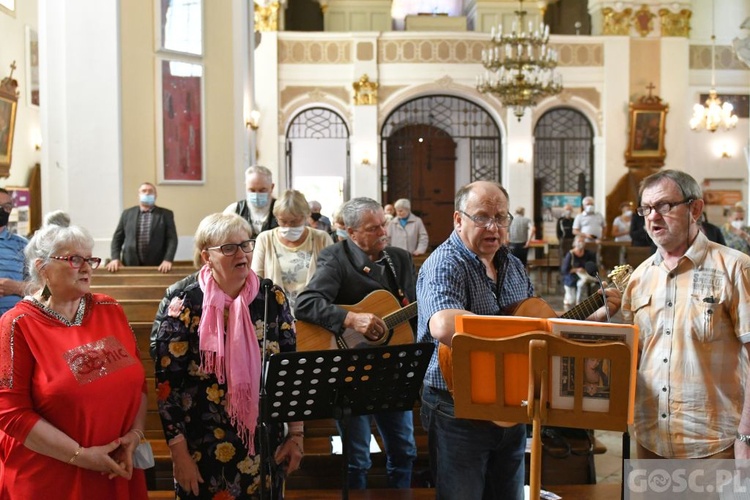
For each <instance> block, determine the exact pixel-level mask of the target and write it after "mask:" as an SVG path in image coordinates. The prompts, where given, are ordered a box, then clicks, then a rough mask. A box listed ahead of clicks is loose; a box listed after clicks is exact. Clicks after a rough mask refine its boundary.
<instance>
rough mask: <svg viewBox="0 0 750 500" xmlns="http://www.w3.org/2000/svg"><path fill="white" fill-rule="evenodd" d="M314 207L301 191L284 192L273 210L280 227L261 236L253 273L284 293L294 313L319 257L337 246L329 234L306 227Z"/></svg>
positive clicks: (256, 242) (256, 241)
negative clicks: (298, 299)
mask: <svg viewBox="0 0 750 500" xmlns="http://www.w3.org/2000/svg"><path fill="white" fill-rule="evenodd" d="M312 203H313V202H310V205H312ZM310 205H308V203H307V200H306V199H305V195H303V194H302V193H300V192H299V191H294V190H289V191H284V193H283V194H282V195H281V197H280V198H279V199H277V200H276V203H275V204H274V206H273V215H274V217H276V220H277V221H278V222H279V227H276V228H274V229H271V230H270V231H263V232H262V233H260V234H259V235H258V237H257V238H256V240H255V251H253V263H252V265H251V267H252V270H253V271H255V273H256V274H257V275H258V276H260V277H261V278H270V279H271V280H272V281H273V282H274V283H276V284H277V285H279V286H280V287H281V288H283V289H284V292H285V293H286V296H287V299H289V306H290V307H291V309H292V311H294V304H295V303H296V302H297V295H299V293H300V292H301V291H302V290H304V289H305V287H306V286H307V282H308V281H310V278H312V276H313V273H315V266H316V263H317V261H318V254H319V253H320V251H321V250H323V249H324V248H325V247H327V246H329V245H333V241H332V240H331V237H330V236H329V235H328V233H327V232H326V231H321V230H318V229H315V228H312V227H309V226H306V225H305V221H306V220H307V218H308V217H310V208H309V206H310ZM318 207H320V204H318ZM318 213H320V212H318Z"/></svg>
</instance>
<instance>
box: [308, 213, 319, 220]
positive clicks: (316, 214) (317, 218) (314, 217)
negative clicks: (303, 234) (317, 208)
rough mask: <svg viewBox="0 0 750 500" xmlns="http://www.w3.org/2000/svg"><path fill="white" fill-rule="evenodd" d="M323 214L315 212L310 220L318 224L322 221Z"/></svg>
mask: <svg viewBox="0 0 750 500" xmlns="http://www.w3.org/2000/svg"><path fill="white" fill-rule="evenodd" d="M320 217H321V214H320V212H313V213H311V214H310V218H311V219H312V220H314V221H315V222H318V221H319V220H320Z"/></svg>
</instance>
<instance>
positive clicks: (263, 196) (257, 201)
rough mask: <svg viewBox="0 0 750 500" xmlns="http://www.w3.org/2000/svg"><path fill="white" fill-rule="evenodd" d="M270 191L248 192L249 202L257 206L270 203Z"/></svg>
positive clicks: (260, 206)
mask: <svg viewBox="0 0 750 500" xmlns="http://www.w3.org/2000/svg"><path fill="white" fill-rule="evenodd" d="M268 198H269V196H268V193H247V198H246V199H247V202H248V204H250V205H252V206H254V207H255V208H263V207H265V206H266V205H268Z"/></svg>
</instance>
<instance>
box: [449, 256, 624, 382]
mask: <svg viewBox="0 0 750 500" xmlns="http://www.w3.org/2000/svg"><path fill="white" fill-rule="evenodd" d="M631 274H633V268H632V267H631V266H629V265H628V264H625V265H622V266H617V267H615V268H614V269H613V270H612V272H611V273H609V274H608V275H607V277H608V278H609V279H610V280H611V285H610V286H608V287H607V288H617V289H618V290H620V292H622V291H623V290H625V287H626V286H627V284H628V281H630V275H631ZM603 305H604V297H602V294H600V293H599V292H596V293H595V294H593V295H591V296H590V297H589V298H587V299H586V300H584V301H583V302H581V303H580V304H578V305H577V306H575V307H574V308H572V309H570V310H568V311H566V312H565V313H563V314H562V316H560V317H561V318H563V319H574V320H584V319H586V318H588V317H589V316H591V315H592V314H593V313H594V312H596V310H597V309H599V308H600V307H601V306H603ZM506 316H525V317H530V318H557V317H558V316H557V313H556V312H555V310H554V309H552V307H551V306H550V305H549V304H547V303H546V302H545V301H544V299H541V298H539V297H531V298H528V299H525V300H522V301H520V302H518V303H516V304H513V305H512V306H510V307H509V308H508V310H507V311H506ZM438 361H439V365H440V371H441V372H442V373H443V378H444V379H445V382H446V384H447V385H448V390H449V391H451V392H453V353H452V351H451V348H450V347H448V346H447V345H445V344H440V348H439V350H438Z"/></svg>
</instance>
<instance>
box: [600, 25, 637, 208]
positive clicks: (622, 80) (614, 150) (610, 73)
mask: <svg viewBox="0 0 750 500" xmlns="http://www.w3.org/2000/svg"><path fill="white" fill-rule="evenodd" d="M602 40H603V41H604V81H603V82H602V87H601V88H602V117H603V121H602V130H601V135H602V137H603V142H602V143H600V144H597V143H595V144H594V147H595V148H596V149H595V156H594V169H595V170H594V172H595V177H596V179H597V181H596V184H595V185H594V198H595V199H596V200H597V210H599V211H601V212H602V213H604V211H605V207H604V203H605V201H606V199H607V194H608V193H609V192H610V190H611V189H612V188H613V187H614V186H615V184H616V183H617V181H618V180H619V179H620V177H622V176H623V175H625V174H627V173H628V170H627V168H625V150H626V149H627V140H628V120H629V114H628V112H627V109H628V102H630V69H629V64H627V63H624V61H629V60H630V38H628V37H603V38H602Z"/></svg>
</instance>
